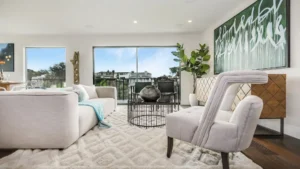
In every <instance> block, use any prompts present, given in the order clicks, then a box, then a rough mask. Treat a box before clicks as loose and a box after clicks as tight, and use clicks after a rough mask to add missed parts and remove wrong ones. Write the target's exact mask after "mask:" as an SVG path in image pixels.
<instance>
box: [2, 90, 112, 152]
mask: <svg viewBox="0 0 300 169" xmlns="http://www.w3.org/2000/svg"><path fill="white" fill-rule="evenodd" d="M96 92H97V95H98V98H94V99H91V100H90V101H93V102H101V103H102V104H103V106H104V107H103V109H104V117H107V116H108V115H109V114H110V113H112V112H113V111H115V109H116V105H117V91H116V88H114V87H96ZM97 123H98V119H97V117H96V114H95V112H94V109H93V108H92V107H89V106H78V95H77V94H76V93H74V92H61V91H21V92H0V149H15V148H40V149H46V148H66V147H68V146H70V145H71V144H72V143H74V142H75V141H76V140H77V139H78V138H79V137H80V136H82V135H83V134H85V133H86V132H87V131H89V130H90V129H91V128H92V127H94V126H95V125H96V124H97Z"/></svg>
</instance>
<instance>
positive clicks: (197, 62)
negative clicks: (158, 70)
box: [172, 44, 210, 106]
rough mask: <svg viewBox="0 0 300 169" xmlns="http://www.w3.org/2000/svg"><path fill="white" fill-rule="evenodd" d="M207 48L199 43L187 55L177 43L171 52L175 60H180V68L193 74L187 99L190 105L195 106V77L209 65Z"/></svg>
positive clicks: (207, 68)
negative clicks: (191, 91) (191, 89)
mask: <svg viewBox="0 0 300 169" xmlns="http://www.w3.org/2000/svg"><path fill="white" fill-rule="evenodd" d="M208 53H209V48H208V46H207V45H206V44H203V45H202V44H199V49H196V50H194V51H192V52H191V56H190V57H188V56H187V55H186V54H185V51H184V47H183V45H181V44H177V51H174V52H172V54H173V55H174V56H176V57H177V58H175V59H174V61H176V62H180V70H181V71H187V72H191V73H192V75H193V79H194V81H193V93H191V94H190V95H189V101H190V105H191V106H197V105H198V100H197V98H196V86H197V84H196V83H197V82H196V81H197V78H201V77H202V76H203V75H205V74H206V73H207V71H208V70H209V68H210V66H209V65H208V64H207V62H208V61H209V59H210V55H209V54H208Z"/></svg>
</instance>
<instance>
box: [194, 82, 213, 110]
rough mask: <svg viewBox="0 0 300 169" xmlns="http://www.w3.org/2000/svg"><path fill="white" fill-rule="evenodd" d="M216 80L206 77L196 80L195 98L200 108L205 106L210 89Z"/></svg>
mask: <svg viewBox="0 0 300 169" xmlns="http://www.w3.org/2000/svg"><path fill="white" fill-rule="evenodd" d="M216 80H217V78H216V77H206V78H199V79H197V86H196V96H197V99H198V100H199V102H200V105H201V106H203V105H205V103H206V101H207V99H208V96H209V93H210V91H211V90H212V87H213V85H214V83H215V82H216Z"/></svg>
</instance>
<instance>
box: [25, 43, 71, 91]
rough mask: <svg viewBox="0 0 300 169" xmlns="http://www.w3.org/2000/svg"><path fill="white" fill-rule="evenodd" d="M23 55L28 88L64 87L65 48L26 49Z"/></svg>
mask: <svg viewBox="0 0 300 169" xmlns="http://www.w3.org/2000/svg"><path fill="white" fill-rule="evenodd" d="M25 53H26V61H27V62H26V63H27V81H28V86H29V87H31V88H50V87H51V88H61V87H65V81H66V65H65V62H66V49H65V48H50V47H49V48H44V47H41V48H26V49H25Z"/></svg>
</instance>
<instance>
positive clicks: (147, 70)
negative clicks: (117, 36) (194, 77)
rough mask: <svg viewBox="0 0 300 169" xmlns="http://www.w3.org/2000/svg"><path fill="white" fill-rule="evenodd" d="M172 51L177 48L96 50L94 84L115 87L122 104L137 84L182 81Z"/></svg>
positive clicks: (100, 48) (108, 48) (110, 48)
mask: <svg viewBox="0 0 300 169" xmlns="http://www.w3.org/2000/svg"><path fill="white" fill-rule="evenodd" d="M172 51H176V47H94V84H95V85H96V86H116V87H117V89H118V98H119V103H120V102H121V101H126V99H127V97H128V96H127V94H128V86H131V85H134V83H135V82H137V81H147V82H148V81H151V82H154V81H155V79H157V78H158V77H162V76H167V77H169V78H176V79H178V81H179V77H178V76H179V74H178V73H177V71H178V69H177V67H178V66H179V63H178V62H175V61H174V58H175V56H173V54H172V53H171V52H172ZM172 68H173V69H172ZM174 68H175V69H174Z"/></svg>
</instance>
